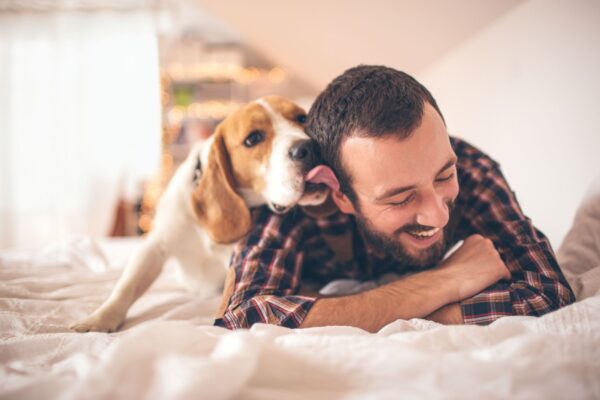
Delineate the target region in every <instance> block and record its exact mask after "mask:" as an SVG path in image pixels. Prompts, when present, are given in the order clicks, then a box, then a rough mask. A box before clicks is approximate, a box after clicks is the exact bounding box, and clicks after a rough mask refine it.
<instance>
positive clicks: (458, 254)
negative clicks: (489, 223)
mask: <svg viewBox="0 0 600 400" xmlns="http://www.w3.org/2000/svg"><path fill="white" fill-rule="evenodd" d="M436 269H438V270H440V271H445V272H446V273H447V274H448V281H449V282H452V286H453V287H454V288H456V293H455V296H454V301H456V302H458V301H461V300H464V299H467V298H469V297H473V296H474V295H476V294H477V293H479V292H481V291H483V290H484V289H486V288H487V287H489V286H491V285H493V284H494V283H496V282H498V281H499V280H501V279H510V277H511V274H510V271H509V270H508V269H507V268H506V265H504V261H502V258H501V257H500V254H498V251H497V250H496V248H495V247H494V243H492V241H491V240H490V239H487V238H484V237H483V236H481V235H472V236H469V237H468V238H466V239H465V242H464V243H463V245H462V246H461V247H460V248H459V249H458V250H456V251H455V252H454V253H453V254H452V255H451V256H450V257H448V258H447V259H446V260H444V261H443V262H442V263H441V264H440V266H438V267H437V268H436Z"/></svg>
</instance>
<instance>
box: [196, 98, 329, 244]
mask: <svg viewBox="0 0 600 400" xmlns="http://www.w3.org/2000/svg"><path fill="white" fill-rule="evenodd" d="M305 120H306V112H305V111H304V110H303V109H302V108H300V107H299V106H297V105H296V104H294V103H293V102H291V101H289V100H286V99H284V98H282V97H276V96H270V97H263V98H261V99H259V100H256V101H254V102H251V103H248V104H247V105H245V106H244V107H242V108H240V109H238V110H237V111H235V112H234V113H232V114H231V115H229V116H228V117H227V118H226V119H225V120H224V121H223V122H222V123H221V124H219V126H218V127H217V128H216V130H215V132H214V134H213V136H212V138H211V142H209V147H208V151H207V152H206V156H205V158H206V160H203V165H206V167H203V172H202V177H201V179H200V182H199V183H198V186H197V188H196V189H195V191H194V193H193V196H192V197H193V201H192V202H193V209H194V212H195V214H196V216H197V218H198V221H199V222H200V224H201V225H202V226H204V228H205V229H206V230H207V231H208V233H209V235H210V236H211V238H212V239H213V240H214V241H215V242H217V243H231V242H234V241H236V240H238V239H240V238H241V237H243V236H244V235H245V234H246V233H247V232H248V231H249V230H250V222H251V221H250V211H249V209H248V207H249V206H255V205H259V204H265V203H266V204H268V206H269V207H270V208H271V210H272V211H273V212H276V213H284V212H286V211H288V210H289V209H290V208H292V207H294V206H295V205H297V204H299V205H307V206H317V205H320V204H322V203H324V202H325V200H326V199H327V197H328V189H327V188H326V187H325V186H324V185H318V184H310V183H307V182H306V179H305V176H306V174H307V172H308V171H310V170H311V169H312V168H313V167H314V166H315V165H316V164H317V162H318V154H317V147H316V146H315V144H314V142H313V141H312V140H311V139H310V138H309V137H308V135H306V133H305V132H304V123H305Z"/></svg>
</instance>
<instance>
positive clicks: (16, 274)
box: [0, 180, 600, 399]
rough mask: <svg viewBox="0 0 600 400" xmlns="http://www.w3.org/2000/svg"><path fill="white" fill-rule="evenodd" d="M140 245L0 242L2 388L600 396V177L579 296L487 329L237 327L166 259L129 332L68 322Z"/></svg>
mask: <svg viewBox="0 0 600 400" xmlns="http://www.w3.org/2000/svg"><path fill="white" fill-rule="evenodd" d="M139 244H140V241H139V239H120V240H114V239H112V240H111V239H102V240H94V239H91V238H88V237H71V238H68V239H65V240H62V241H57V242H56V243H54V244H52V245H50V246H47V247H43V248H37V249H24V250H4V251H2V252H0V341H1V342H0V398H5V399H42V398H43V399H55V398H59V399H88V398H89V399H190V398H199V399H283V398H285V399H306V398H311V399H325V398H327V399H330V398H344V399H365V398H367V399H368V398H373V399H375V398H377V399H386V398H390V399H398V398H476V399H480V398H523V399H530V398H544V399H564V398H577V399H586V398H590V399H591V398H600V181H598V180H597V181H596V183H595V185H594V186H593V187H592V189H591V190H590V192H589V193H588V195H587V197H586V199H585V200H584V202H583V203H582V207H581V208H580V210H579V211H578V213H577V217H576V219H575V223H574V226H573V228H572V229H571V231H570V232H569V233H568V235H567V237H566V239H565V241H564V243H563V244H562V246H561V248H560V251H559V252H558V256H559V261H560V263H561V265H562V267H563V270H564V271H565V274H566V275H567V277H568V279H569V281H570V283H571V285H572V287H573V289H574V290H575V292H576V295H577V299H578V301H577V302H576V303H575V304H573V305H571V306H568V307H566V308H563V309H561V310H558V311H556V312H553V313H551V314H548V315H546V316H544V317H541V318H534V317H507V318H503V319H500V320H498V321H496V322H495V323H493V324H491V325H489V326H486V327H479V326H442V325H439V324H436V323H434V322H430V321H425V320H421V319H413V320H409V321H402V320H399V321H395V322H393V323H391V324H389V325H387V326H385V327H384V328H383V329H381V330H380V331H379V332H378V333H376V334H369V333H367V332H365V331H362V330H360V329H357V328H352V327H323V328H311V329H298V330H290V329H287V328H282V327H277V326H271V325H265V324H256V325H254V326H253V327H252V328H251V329H249V330H239V331H228V330H226V329H224V328H219V327H214V326H212V321H213V313H214V311H215V310H216V308H217V307H218V304H219V301H220V299H219V298H218V297H214V298H209V299H206V300H199V299H196V298H194V297H193V296H192V295H190V294H188V293H186V292H185V291H183V290H182V289H181V288H180V287H179V285H178V284H177V280H176V277H175V274H174V272H175V269H174V265H172V264H168V265H167V267H166V271H165V273H163V274H162V275H161V277H160V278H159V279H158V280H157V282H155V284H154V286H153V287H152V288H151V289H150V290H149V292H148V293H147V294H146V295H145V296H143V297H142V299H141V300H140V301H139V302H138V303H136V304H135V305H134V306H133V308H132V309H131V310H130V312H129V314H128V318H127V320H126V322H125V324H124V326H123V327H122V328H121V330H120V331H118V332H116V333H112V334H105V333H86V334H79V333H74V332H71V331H69V330H68V328H67V326H68V325H69V324H70V323H71V322H72V321H74V320H76V319H78V318H80V317H83V316H84V315H86V314H87V313H89V312H91V311H92V310H93V309H94V308H95V307H96V306H97V305H99V304H100V303H101V301H102V300H103V299H104V298H105V297H106V296H107V295H108V293H109V292H110V290H111V289H112V286H113V285H114V283H115V281H116V279H117V278H118V276H119V274H120V272H121V269H122V268H123V266H124V264H125V262H126V260H127V257H128V256H129V254H131V252H132V250H133V249H134V248H135V247H136V246H139Z"/></svg>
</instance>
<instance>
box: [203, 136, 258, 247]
mask: <svg viewBox="0 0 600 400" xmlns="http://www.w3.org/2000/svg"><path fill="white" fill-rule="evenodd" d="M214 135H215V137H214V140H213V143H212V145H211V148H210V149H209V152H208V165H206V167H204V168H203V172H202V177H201V178H200V182H198V186H197V187H196V189H195V190H194V193H193V194H192V208H193V210H194V212H195V214H196V217H197V218H198V222H199V223H200V225H201V226H202V227H203V228H204V229H206V231H207V233H208V235H209V236H210V238H211V239H212V240H214V241H215V242H217V243H233V242H235V241H236V240H239V239H241V238H242V237H243V236H244V235H246V234H247V233H248V232H249V231H250V224H251V219H250V210H249V209H248V207H247V206H246V203H245V202H244V199H242V197H241V196H240V195H239V194H238V193H237V192H236V190H235V184H234V178H233V174H232V171H231V163H230V161H229V155H228V153H227V149H226V148H225V142H224V139H223V135H222V133H221V129H217V131H216V132H215V133H214Z"/></svg>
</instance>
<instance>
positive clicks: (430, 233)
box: [408, 228, 440, 238]
mask: <svg viewBox="0 0 600 400" xmlns="http://www.w3.org/2000/svg"><path fill="white" fill-rule="evenodd" d="M439 230H440V228H433V229H430V230H428V231H421V232H408V233H410V234H411V235H413V236H417V237H421V238H426V237H431V236H433V235H435V234H436V233H437V231H439Z"/></svg>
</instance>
